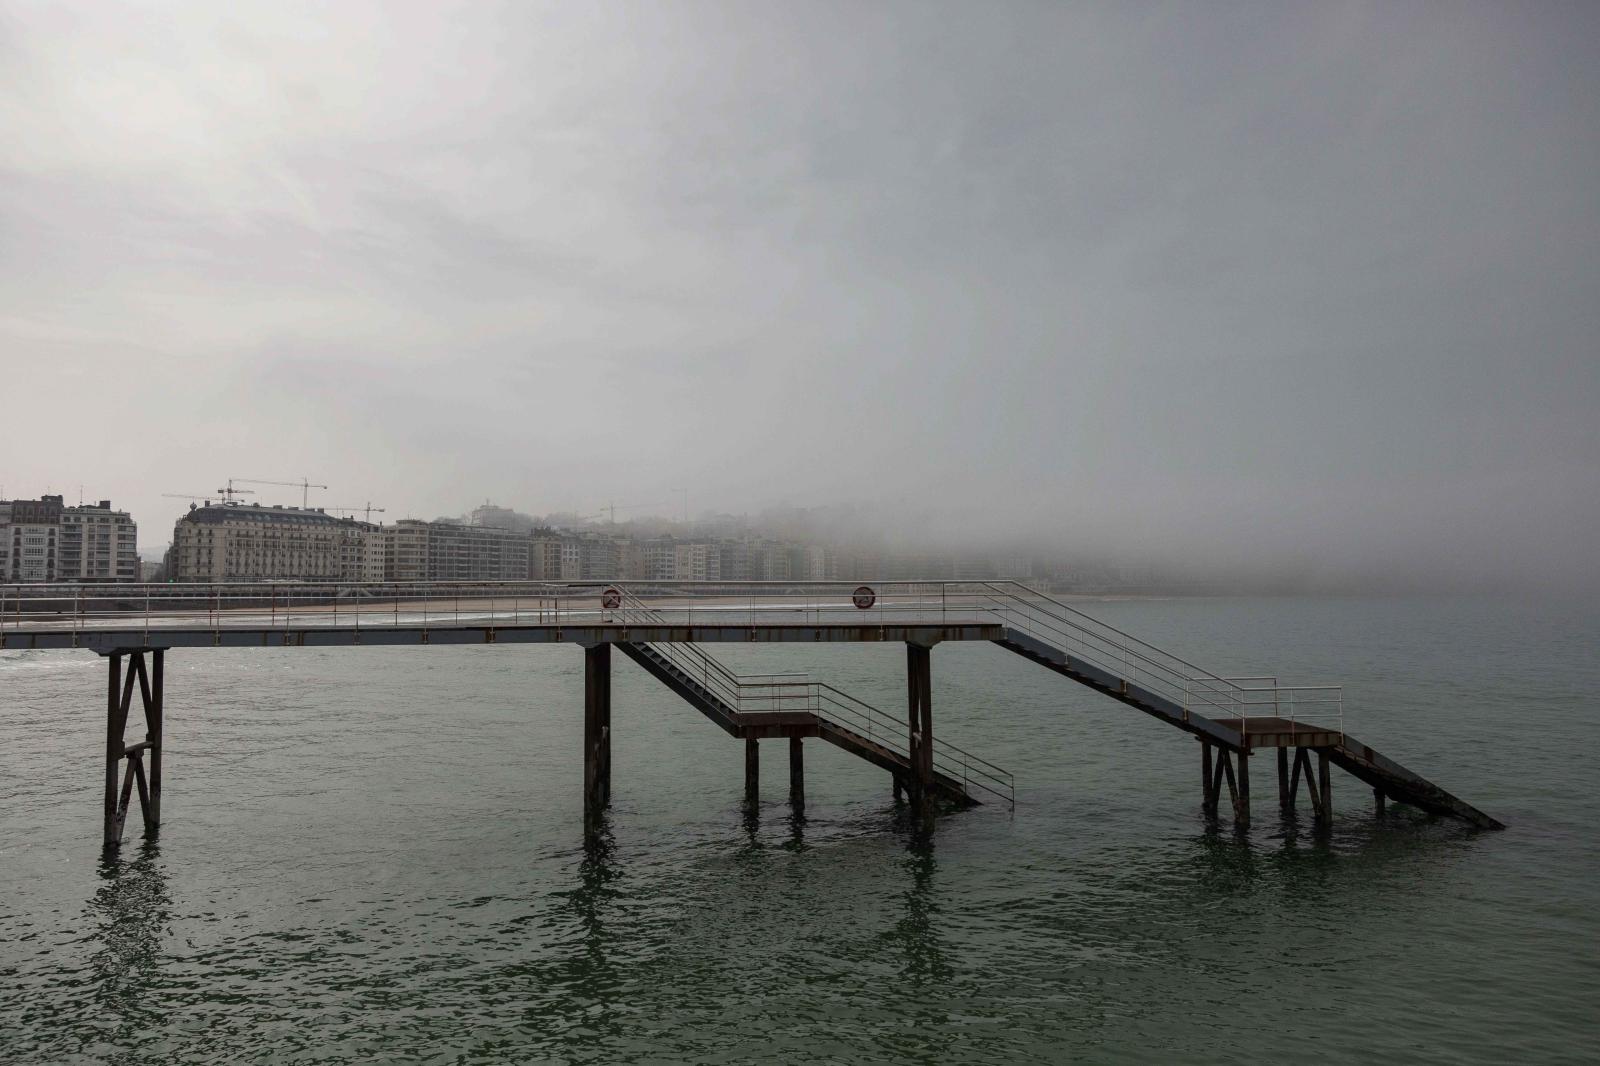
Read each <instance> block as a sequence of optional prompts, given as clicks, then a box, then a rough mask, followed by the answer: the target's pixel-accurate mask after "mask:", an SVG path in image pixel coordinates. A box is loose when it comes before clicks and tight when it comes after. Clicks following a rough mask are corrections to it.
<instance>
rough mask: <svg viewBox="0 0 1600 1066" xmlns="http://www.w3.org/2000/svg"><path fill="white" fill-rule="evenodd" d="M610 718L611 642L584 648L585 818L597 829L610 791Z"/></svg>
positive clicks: (588, 825)
mask: <svg viewBox="0 0 1600 1066" xmlns="http://www.w3.org/2000/svg"><path fill="white" fill-rule="evenodd" d="M610 721H611V645H610V644H591V645H589V646H587V647H585V648H584V649H583V819H584V825H585V826H586V827H587V828H591V829H592V828H594V826H595V824H596V823H597V822H598V820H599V817H600V812H601V811H602V810H604V809H605V802H606V801H605V797H606V794H607V792H609V791H610V785H609V782H608V781H607V780H606V778H607V777H608V776H609V775H608V774H607V773H606V769H607V767H606V765H605V756H606V752H607V747H608V744H607V737H606V733H607V730H608V728H609V726H608V723H609V722H610Z"/></svg>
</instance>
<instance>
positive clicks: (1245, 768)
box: [1233, 748, 1250, 829]
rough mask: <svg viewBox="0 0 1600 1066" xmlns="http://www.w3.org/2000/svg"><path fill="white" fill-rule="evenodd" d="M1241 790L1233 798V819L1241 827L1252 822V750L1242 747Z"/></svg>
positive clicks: (1239, 759) (1240, 750) (1240, 763)
mask: <svg viewBox="0 0 1600 1066" xmlns="http://www.w3.org/2000/svg"><path fill="white" fill-rule="evenodd" d="M1238 762H1239V791H1238V793H1237V794H1236V795H1235V796H1234V800H1233V820H1234V823H1235V824H1236V825H1237V826H1239V827H1240V828H1241V829H1242V828H1243V827H1245V826H1247V825H1249V824H1250V752H1249V750H1248V749H1245V748H1241V749H1239V753H1238Z"/></svg>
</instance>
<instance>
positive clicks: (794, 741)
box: [789, 737, 806, 814]
mask: <svg viewBox="0 0 1600 1066" xmlns="http://www.w3.org/2000/svg"><path fill="white" fill-rule="evenodd" d="M789 806H791V807H793V808H794V812H795V813H796V814H801V813H803V812H804V811H805V809H806V763H805V740H804V739H802V738H801V737H790V738H789Z"/></svg>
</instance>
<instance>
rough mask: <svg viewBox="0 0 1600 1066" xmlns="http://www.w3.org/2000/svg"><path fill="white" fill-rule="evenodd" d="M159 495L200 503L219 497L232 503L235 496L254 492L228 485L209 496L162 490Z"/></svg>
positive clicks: (249, 494) (250, 494)
mask: <svg viewBox="0 0 1600 1066" xmlns="http://www.w3.org/2000/svg"><path fill="white" fill-rule="evenodd" d="M161 495H163V496H170V497H172V498H173V499H174V500H199V501H201V502H202V503H210V502H211V501H212V500H213V499H217V498H219V497H220V498H221V499H224V500H226V501H227V502H229V503H232V502H233V498H234V497H235V496H253V495H254V493H253V492H251V491H250V490H249V489H236V488H234V487H233V486H232V485H229V486H228V487H227V488H225V489H217V490H216V491H215V492H213V493H212V494H211V495H210V496H195V495H192V494H190V493H187V492H163V493H162V494H161Z"/></svg>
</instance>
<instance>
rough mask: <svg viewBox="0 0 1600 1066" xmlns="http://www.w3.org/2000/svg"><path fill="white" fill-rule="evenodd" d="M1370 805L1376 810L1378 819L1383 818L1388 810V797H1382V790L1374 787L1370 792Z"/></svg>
mask: <svg viewBox="0 0 1600 1066" xmlns="http://www.w3.org/2000/svg"><path fill="white" fill-rule="evenodd" d="M1372 803H1373V806H1374V807H1376V808H1377V814H1378V817H1380V818H1381V817H1383V815H1384V813H1385V812H1386V811H1387V810H1388V809H1389V797H1388V796H1386V795H1384V793H1383V789H1381V788H1376V787H1374V788H1373V790H1372Z"/></svg>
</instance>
